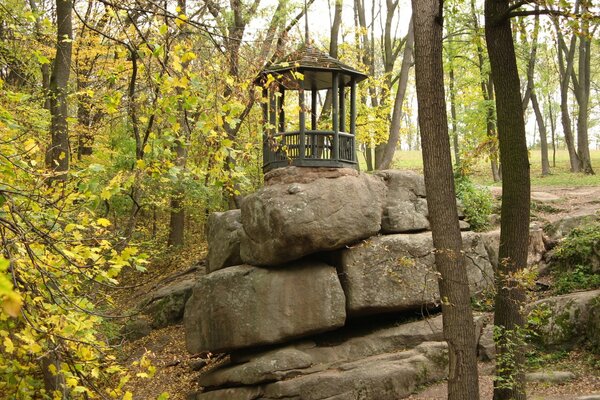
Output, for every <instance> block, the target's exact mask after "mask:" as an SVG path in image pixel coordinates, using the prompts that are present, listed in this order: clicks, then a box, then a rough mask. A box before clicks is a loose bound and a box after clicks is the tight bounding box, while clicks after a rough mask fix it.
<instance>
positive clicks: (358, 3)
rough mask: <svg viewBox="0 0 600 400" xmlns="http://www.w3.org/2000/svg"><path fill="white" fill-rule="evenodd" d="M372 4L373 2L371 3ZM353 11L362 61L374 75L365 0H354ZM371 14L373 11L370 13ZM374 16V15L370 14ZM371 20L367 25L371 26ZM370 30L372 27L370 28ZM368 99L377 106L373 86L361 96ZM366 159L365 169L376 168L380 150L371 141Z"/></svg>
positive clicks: (365, 99) (373, 105)
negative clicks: (365, 94) (367, 95)
mask: <svg viewBox="0 0 600 400" xmlns="http://www.w3.org/2000/svg"><path fill="white" fill-rule="evenodd" d="M372 4H373V6H374V5H375V2H373V3H372ZM354 13H355V16H356V22H357V23H358V26H359V27H360V32H361V34H360V35H359V42H360V44H361V53H362V57H361V59H362V63H363V64H364V65H366V66H367V67H368V68H369V75H371V76H374V74H375V64H374V61H373V49H372V43H371V39H370V38H369V27H368V26H367V17H366V10H365V2H364V0H354ZM372 14H373V13H372ZM372 17H373V18H374V16H373V15H372ZM373 22H374V21H371V24H370V25H369V26H371V27H372V26H373ZM371 32H372V28H371ZM368 99H370V101H371V107H377V106H378V105H379V102H378V99H377V92H376V90H375V88H374V87H369V97H368V98H367V97H366V96H365V97H363V102H364V103H366V102H367V101H368ZM373 150H375V151H374V153H375V157H373ZM366 153H367V154H366V160H367V170H369V171H372V170H373V169H374V168H377V165H378V154H379V156H380V154H381V153H380V152H379V153H378V151H377V146H376V148H375V149H373V148H372V143H368V144H367V147H366Z"/></svg>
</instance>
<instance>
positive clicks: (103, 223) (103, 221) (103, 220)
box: [96, 218, 110, 228]
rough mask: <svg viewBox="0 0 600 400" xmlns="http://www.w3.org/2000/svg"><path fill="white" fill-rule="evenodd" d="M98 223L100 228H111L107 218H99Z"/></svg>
mask: <svg viewBox="0 0 600 400" xmlns="http://www.w3.org/2000/svg"><path fill="white" fill-rule="evenodd" d="M96 223H97V224H98V225H100V226H103V227H105V228H106V227H107V226H110V221H109V220H108V219H106V218H98V220H97V221H96Z"/></svg>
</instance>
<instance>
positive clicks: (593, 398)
mask: <svg viewBox="0 0 600 400" xmlns="http://www.w3.org/2000/svg"><path fill="white" fill-rule="evenodd" d="M575 400H600V393H598V394H589V395H585V396H579V397H577V398H576V399H575Z"/></svg>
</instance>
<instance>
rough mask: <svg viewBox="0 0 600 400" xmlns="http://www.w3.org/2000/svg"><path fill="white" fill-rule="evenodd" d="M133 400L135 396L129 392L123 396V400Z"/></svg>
mask: <svg viewBox="0 0 600 400" xmlns="http://www.w3.org/2000/svg"><path fill="white" fill-rule="evenodd" d="M132 399H133V394H132V393H131V392H129V391H127V392H125V394H124V395H123V399H122V400H132Z"/></svg>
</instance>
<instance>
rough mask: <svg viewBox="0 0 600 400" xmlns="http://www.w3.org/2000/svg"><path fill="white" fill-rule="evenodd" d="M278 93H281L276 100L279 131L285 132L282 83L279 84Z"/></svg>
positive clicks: (283, 89)
mask: <svg viewBox="0 0 600 400" xmlns="http://www.w3.org/2000/svg"><path fill="white" fill-rule="evenodd" d="M279 93H281V96H279V101H278V103H279V104H278V105H277V108H278V109H279V128H278V129H279V132H280V133H283V132H285V110H284V108H283V106H284V104H285V88H284V87H283V85H279Z"/></svg>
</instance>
